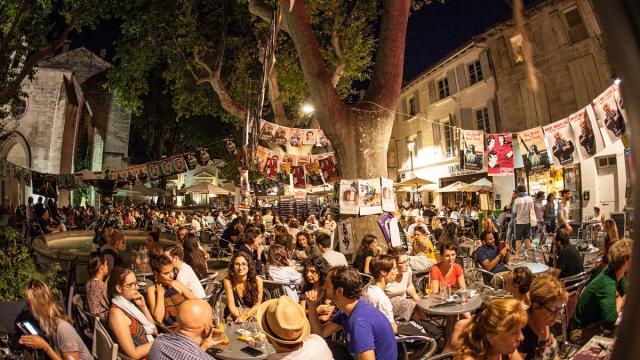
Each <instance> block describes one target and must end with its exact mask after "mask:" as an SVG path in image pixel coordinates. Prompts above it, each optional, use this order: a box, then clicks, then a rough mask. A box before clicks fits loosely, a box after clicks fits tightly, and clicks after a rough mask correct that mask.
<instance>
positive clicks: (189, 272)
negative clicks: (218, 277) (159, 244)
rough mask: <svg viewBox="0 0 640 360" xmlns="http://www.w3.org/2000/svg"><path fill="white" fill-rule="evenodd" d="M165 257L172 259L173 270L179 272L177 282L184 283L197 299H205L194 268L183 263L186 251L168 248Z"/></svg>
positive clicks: (174, 246)
mask: <svg viewBox="0 0 640 360" xmlns="http://www.w3.org/2000/svg"><path fill="white" fill-rule="evenodd" d="M164 255H165V256H168V257H169V258H170V259H171V262H172V263H173V268H174V269H175V270H176V271H177V272H178V274H177V276H176V280H178V281H180V282H181V283H183V284H184V285H185V286H186V287H187V289H189V291H191V293H192V294H193V295H194V296H195V297H197V298H199V299H203V298H204V297H206V296H207V294H206V293H205V292H204V288H203V287H202V284H201V283H200V280H199V278H198V276H197V275H196V273H195V271H193V268H192V267H191V266H190V265H189V264H187V263H185V262H184V261H183V259H184V251H183V250H182V247H180V246H178V245H172V246H169V247H166V248H165V249H164Z"/></svg>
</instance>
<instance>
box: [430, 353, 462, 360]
mask: <svg viewBox="0 0 640 360" xmlns="http://www.w3.org/2000/svg"><path fill="white" fill-rule="evenodd" d="M455 354H456V353H455V352H453V351H452V352H446V353H442V354H438V355H436V356H432V357H427V358H423V359H424V360H453V356H454V355H455Z"/></svg>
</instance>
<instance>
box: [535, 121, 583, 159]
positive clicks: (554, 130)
mask: <svg viewBox="0 0 640 360" xmlns="http://www.w3.org/2000/svg"><path fill="white" fill-rule="evenodd" d="M543 129H544V136H545V137H546V138H547V143H548V144H549V146H551V153H552V154H553V165H554V166H556V167H562V166H567V165H572V164H575V163H577V162H578V149H577V148H576V145H575V143H574V142H573V138H574V136H573V131H572V130H571V126H570V125H569V119H562V120H559V121H556V122H554V123H551V124H549V125H547V126H545V127H543Z"/></svg>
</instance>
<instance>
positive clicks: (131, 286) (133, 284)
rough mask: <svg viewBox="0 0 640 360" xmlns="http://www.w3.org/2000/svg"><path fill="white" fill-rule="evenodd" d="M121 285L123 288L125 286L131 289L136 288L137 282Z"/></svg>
mask: <svg viewBox="0 0 640 360" xmlns="http://www.w3.org/2000/svg"><path fill="white" fill-rule="evenodd" d="M122 287H123V288H127V289H129V290H131V289H137V288H138V283H137V282H134V283H131V284H129V285H122Z"/></svg>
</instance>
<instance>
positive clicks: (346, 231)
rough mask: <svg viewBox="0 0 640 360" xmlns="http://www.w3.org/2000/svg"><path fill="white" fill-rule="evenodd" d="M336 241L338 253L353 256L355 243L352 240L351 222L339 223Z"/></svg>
mask: <svg viewBox="0 0 640 360" xmlns="http://www.w3.org/2000/svg"><path fill="white" fill-rule="evenodd" d="M338 239H339V240H340V243H339V244H338V247H339V248H340V252H341V253H343V254H345V255H349V254H353V250H354V249H353V248H354V246H355V242H354V240H353V229H352V227H351V221H349V220H345V221H340V223H339V224H338Z"/></svg>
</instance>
